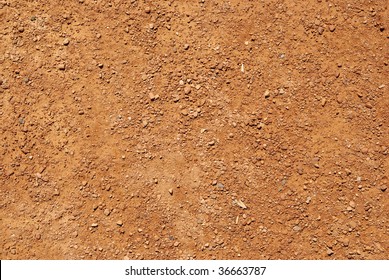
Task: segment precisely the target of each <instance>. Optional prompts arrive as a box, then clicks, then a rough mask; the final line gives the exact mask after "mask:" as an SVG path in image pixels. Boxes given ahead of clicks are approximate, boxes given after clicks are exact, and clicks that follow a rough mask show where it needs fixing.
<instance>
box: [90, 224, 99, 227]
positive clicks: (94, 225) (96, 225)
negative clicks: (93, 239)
mask: <svg viewBox="0 0 389 280" xmlns="http://www.w3.org/2000/svg"><path fill="white" fill-rule="evenodd" d="M98 226H99V224H98V223H93V224H91V227H94V228H95V227H98Z"/></svg>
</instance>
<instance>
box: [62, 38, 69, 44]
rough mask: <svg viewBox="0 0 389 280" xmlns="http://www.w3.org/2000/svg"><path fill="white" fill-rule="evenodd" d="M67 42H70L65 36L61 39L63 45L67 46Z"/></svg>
mask: <svg viewBox="0 0 389 280" xmlns="http://www.w3.org/2000/svg"><path fill="white" fill-rule="evenodd" d="M69 43H70V40H69V38H65V40H63V44H64V46H67V45H69Z"/></svg>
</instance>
